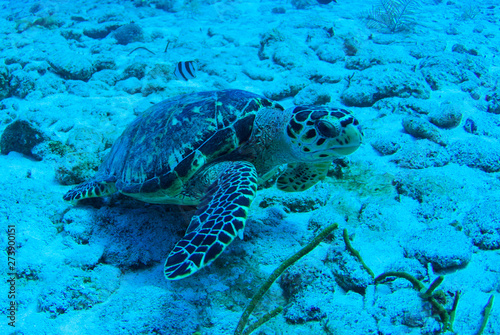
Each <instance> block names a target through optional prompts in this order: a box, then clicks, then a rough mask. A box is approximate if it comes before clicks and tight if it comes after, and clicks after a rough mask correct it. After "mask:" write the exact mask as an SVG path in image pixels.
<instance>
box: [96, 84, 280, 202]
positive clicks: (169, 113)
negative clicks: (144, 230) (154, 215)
mask: <svg viewBox="0 0 500 335" xmlns="http://www.w3.org/2000/svg"><path fill="white" fill-rule="evenodd" d="M263 107H272V108H277V109H280V110H284V108H283V107H282V106H280V105H279V104H277V103H276V102H273V101H271V100H268V99H267V98H265V97H262V96H260V95H257V94H253V93H250V92H246V91H241V90H224V91H210V92H200V93H192V94H186V95H182V96H179V97H174V98H171V99H167V100H165V101H163V102H160V103H158V104H156V105H154V106H152V107H150V108H149V109H148V110H146V111H145V112H144V113H143V114H142V115H141V116H139V117H138V118H137V119H136V120H135V121H133V122H132V123H131V124H130V125H129V127H128V128H127V129H126V130H125V131H124V132H123V134H122V135H121V136H120V137H119V138H118V139H117V141H116V142H115V144H114V145H113V147H112V148H111V151H110V153H109V155H108V157H107V158H106V160H105V161H104V163H103V164H102V165H101V167H100V169H99V173H98V174H99V175H100V176H103V177H106V176H116V178H117V181H116V187H117V189H118V190H120V191H121V192H123V193H153V192H157V191H159V190H160V189H162V190H169V191H171V192H170V195H172V196H175V195H176V194H178V193H179V192H181V188H182V185H184V184H185V183H186V181H187V180H189V179H190V178H191V177H192V176H193V175H194V174H195V173H196V172H197V171H198V170H199V169H200V168H201V167H203V166H204V165H205V164H208V163H210V162H211V161H213V160H215V159H220V158H221V157H223V156H224V155H226V154H229V153H230V152H232V151H233V150H235V149H236V148H238V147H239V146H240V145H241V144H243V143H244V142H246V141H248V139H249V138H250V135H251V134H252V129H253V121H254V118H255V115H256V112H257V111H258V110H260V109H261V108H263Z"/></svg>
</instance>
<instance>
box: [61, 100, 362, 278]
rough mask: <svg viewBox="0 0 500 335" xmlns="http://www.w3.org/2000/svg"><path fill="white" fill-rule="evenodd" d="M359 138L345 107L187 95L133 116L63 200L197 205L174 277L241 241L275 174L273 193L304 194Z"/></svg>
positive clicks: (170, 272) (173, 258) (169, 271)
mask: <svg viewBox="0 0 500 335" xmlns="http://www.w3.org/2000/svg"><path fill="white" fill-rule="evenodd" d="M361 141H362V131H361V128H360V125H359V122H358V120H357V119H355V118H354V117H353V116H352V115H351V113H350V112H348V111H346V110H344V109H337V108H331V107H326V106H297V107H292V108H289V109H286V110H285V109H284V108H283V107H282V106H281V105H279V104H278V103H276V102H274V101H271V100H269V99H267V98H265V97H263V96H259V95H257V94H253V93H250V92H246V91H242V90H223V91H210V92H199V93H192V94H186V95H182V96H178V97H173V98H170V99H167V100H165V101H163V102H160V103H158V104H156V105H154V106H152V107H151V108H149V109H148V110H146V111H145V112H144V113H143V114H142V115H140V116H139V117H137V119H136V120H135V121H133V122H132V123H131V124H130V125H129V126H128V127H127V128H126V130H125V131H124V132H123V134H122V135H121V136H120V137H119V138H118V139H117V140H116V142H115V143H114V145H113V146H112V147H111V150H110V153H109V154H108V155H107V156H106V158H105V160H104V162H103V163H102V164H101V166H100V167H99V170H98V172H97V174H96V176H95V177H93V178H92V179H91V180H90V181H88V182H86V183H83V184H81V185H79V186H77V187H76V188H74V189H72V190H70V191H69V192H68V193H66V195H64V199H65V200H67V201H76V200H80V199H84V198H92V197H102V196H107V195H110V194H113V193H115V192H120V193H122V194H125V195H127V196H130V197H133V198H136V199H139V200H142V201H146V202H150V203H161V204H180V205H197V209H196V212H195V214H194V216H193V217H192V218H191V221H190V223H189V226H188V228H187V230H186V233H185V236H184V237H183V238H182V239H181V240H180V241H178V242H177V244H176V245H175V247H174V248H173V250H172V251H171V252H170V254H169V256H168V257H167V260H166V262H165V267H164V273H165V277H166V278H167V279H169V280H175V279H181V278H184V277H187V276H189V275H192V274H193V273H195V272H196V271H198V270H199V269H201V268H202V267H204V266H206V265H208V264H210V263H211V262H213V261H214V260H215V259H216V258H217V257H218V256H219V255H220V254H221V253H222V252H223V250H224V249H225V248H226V247H227V246H228V245H229V244H230V243H231V242H232V241H233V239H234V238H235V237H236V236H239V237H240V238H242V236H243V229H244V227H245V221H246V217H247V212H248V209H249V207H250V204H251V202H252V200H253V199H254V197H255V194H256V191H257V187H258V185H259V184H261V183H263V182H265V181H267V180H269V179H270V178H271V177H273V176H275V175H276V174H277V172H279V171H280V170H279V169H281V171H284V172H283V173H282V174H281V175H280V176H279V177H278V179H277V181H276V184H277V187H278V189H280V190H283V191H288V192H295V191H303V190H306V189H308V188H310V187H311V186H313V185H314V184H316V183H317V182H318V181H320V180H321V179H323V178H324V177H325V176H326V174H327V172H328V168H329V166H330V165H331V163H332V160H333V159H334V158H335V157H339V156H344V155H348V154H351V153H353V152H354V151H355V150H356V149H357V148H358V147H359V146H360V144H361Z"/></svg>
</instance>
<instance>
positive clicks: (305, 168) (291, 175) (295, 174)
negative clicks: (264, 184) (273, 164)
mask: <svg viewBox="0 0 500 335" xmlns="http://www.w3.org/2000/svg"><path fill="white" fill-rule="evenodd" d="M330 165H332V162H330V161H328V162H319V163H290V164H288V168H287V169H286V171H285V172H283V174H282V175H281V176H280V177H279V178H278V180H277V181H276V186H277V187H278V189H280V190H282V191H285V192H299V191H305V190H307V189H308V188H310V187H311V186H313V185H314V184H316V183H317V182H319V181H320V180H322V179H324V178H325V177H326V174H327V173H328V169H329V168H330Z"/></svg>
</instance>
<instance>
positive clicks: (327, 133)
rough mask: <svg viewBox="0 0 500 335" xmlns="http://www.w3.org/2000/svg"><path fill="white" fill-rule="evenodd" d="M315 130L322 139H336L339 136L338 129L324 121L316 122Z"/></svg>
mask: <svg viewBox="0 0 500 335" xmlns="http://www.w3.org/2000/svg"><path fill="white" fill-rule="evenodd" d="M316 129H317V130H318V131H319V133H320V134H321V135H323V136H324V137H328V138H333V137H337V136H339V135H340V129H338V128H337V127H335V126H334V125H333V124H332V123H330V122H328V121H325V120H319V121H317V122H316Z"/></svg>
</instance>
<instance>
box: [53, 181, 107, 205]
mask: <svg viewBox="0 0 500 335" xmlns="http://www.w3.org/2000/svg"><path fill="white" fill-rule="evenodd" d="M115 192H116V187H115V183H114V182H107V181H90V182H88V183H83V184H80V185H78V186H77V187H75V188H74V189H72V190H70V191H68V193H66V194H65V195H64V196H63V199H64V200H66V201H76V200H82V199H87V198H96V197H104V196H107V195H111V194H113V193H115Z"/></svg>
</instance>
